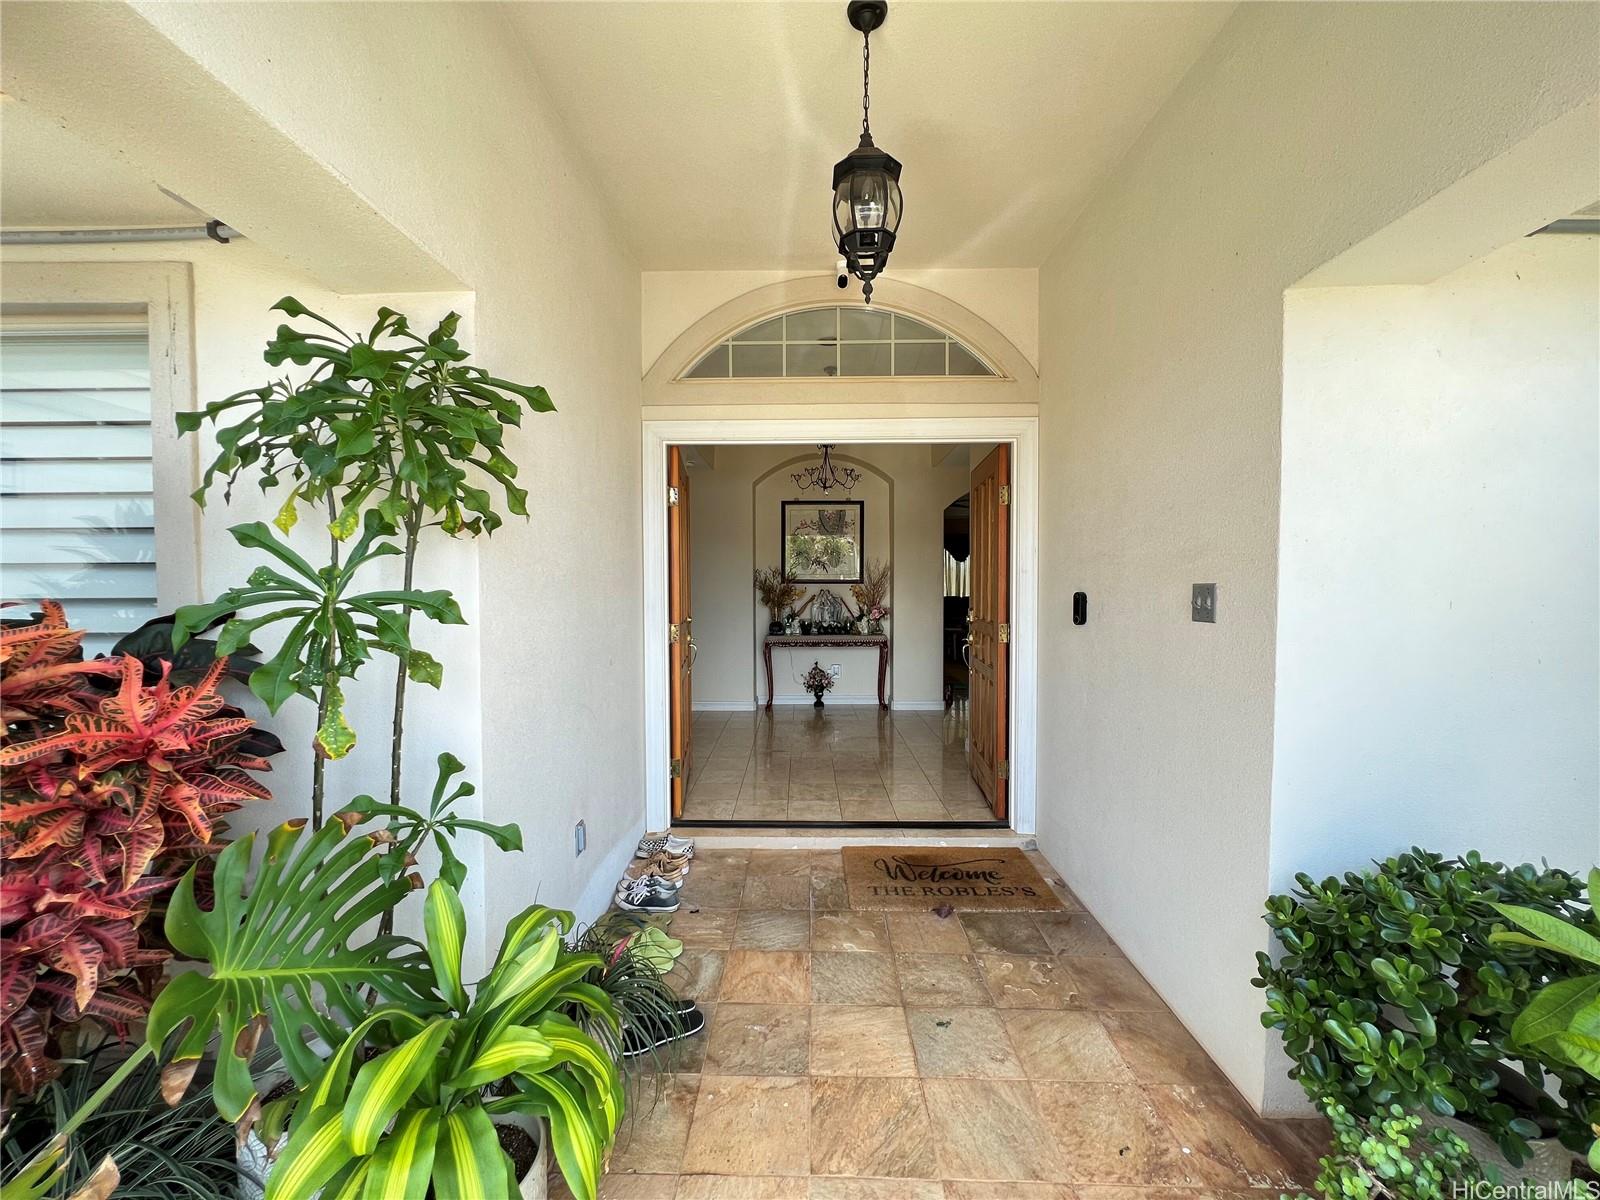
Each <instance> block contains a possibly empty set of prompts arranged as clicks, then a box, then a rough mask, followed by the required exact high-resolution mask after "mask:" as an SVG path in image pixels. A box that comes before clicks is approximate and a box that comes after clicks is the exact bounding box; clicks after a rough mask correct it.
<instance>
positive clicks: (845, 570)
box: [782, 500, 866, 583]
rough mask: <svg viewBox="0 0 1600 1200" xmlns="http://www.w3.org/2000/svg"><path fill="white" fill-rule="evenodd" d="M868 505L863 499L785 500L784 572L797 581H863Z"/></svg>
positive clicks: (783, 532) (783, 533)
mask: <svg viewBox="0 0 1600 1200" xmlns="http://www.w3.org/2000/svg"><path fill="white" fill-rule="evenodd" d="M864 507H865V502H864V501H861V500H824V501H820V502H818V501H813V500H785V501H784V502H783V530H782V535H783V573H784V574H785V575H787V576H788V577H789V578H790V579H793V580H795V581H796V582H797V583H860V582H861V564H862V563H863V562H864V561H866V559H865V555H866V551H865V549H864V544H865V541H866V526H865V522H864V521H863V519H862V510H863V508H864Z"/></svg>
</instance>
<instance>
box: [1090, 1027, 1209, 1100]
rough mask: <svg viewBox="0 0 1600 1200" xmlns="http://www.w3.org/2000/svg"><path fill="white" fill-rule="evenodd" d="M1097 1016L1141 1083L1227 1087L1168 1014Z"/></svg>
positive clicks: (1183, 1029)
mask: <svg viewBox="0 0 1600 1200" xmlns="http://www.w3.org/2000/svg"><path fill="white" fill-rule="evenodd" d="M1097 1016H1098V1019H1099V1020H1100V1022H1101V1024H1103V1025H1104V1026H1105V1030H1106V1033H1107V1034H1109V1035H1110V1037H1111V1040H1112V1042H1114V1043H1115V1044H1116V1047H1117V1052H1118V1053H1119V1054H1121V1055H1122V1058H1123V1061H1125V1062H1126V1063H1127V1064H1128V1067H1129V1069H1130V1070H1132V1072H1133V1075H1134V1078H1136V1079H1137V1080H1138V1081H1139V1082H1140V1083H1190V1084H1209V1085H1213V1086H1227V1084H1228V1080H1227V1077H1226V1076H1225V1075H1223V1073H1222V1072H1221V1071H1219V1070H1218V1069H1217V1067H1216V1065H1215V1064H1214V1063H1213V1062H1212V1061H1211V1059H1210V1058H1209V1057H1207V1055H1206V1052H1205V1051H1204V1050H1202V1049H1201V1048H1200V1043H1199V1042H1197V1041H1195V1040H1194V1038H1192V1037H1190V1036H1189V1031H1188V1030H1187V1029H1185V1028H1184V1027H1183V1024H1182V1022H1180V1021H1179V1020H1178V1018H1177V1017H1174V1016H1173V1015H1172V1014H1171V1013H1166V1012H1133V1011H1130V1012H1102V1013H1099V1014H1097Z"/></svg>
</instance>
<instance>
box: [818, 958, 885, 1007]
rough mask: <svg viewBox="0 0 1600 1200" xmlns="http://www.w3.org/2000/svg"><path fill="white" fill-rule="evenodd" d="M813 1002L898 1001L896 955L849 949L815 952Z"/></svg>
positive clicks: (877, 1002)
mask: <svg viewBox="0 0 1600 1200" xmlns="http://www.w3.org/2000/svg"><path fill="white" fill-rule="evenodd" d="M811 1001H812V1003H813V1004H880V1005H898V1004H899V1003H900V985H899V982H898V980H897V979H896V977H895V972H894V957H893V956H892V955H889V954H856V953H849V952H845V951H840V952H837V953H835V952H828V953H821V952H818V951H813V952H812V954H811Z"/></svg>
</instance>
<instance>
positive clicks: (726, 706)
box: [694, 700, 759, 712]
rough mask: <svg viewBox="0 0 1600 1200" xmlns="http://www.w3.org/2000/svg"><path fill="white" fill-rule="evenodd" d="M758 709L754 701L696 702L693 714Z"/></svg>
mask: <svg viewBox="0 0 1600 1200" xmlns="http://www.w3.org/2000/svg"><path fill="white" fill-rule="evenodd" d="M757 707H759V705H757V704H756V702H755V701H754V700H696V701H695V704H694V711H695V712H750V711H751V710H753V709H755V708H757Z"/></svg>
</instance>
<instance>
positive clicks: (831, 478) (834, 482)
mask: <svg viewBox="0 0 1600 1200" xmlns="http://www.w3.org/2000/svg"><path fill="white" fill-rule="evenodd" d="M817 449H818V450H821V451H822V462H821V463H819V464H818V465H816V466H814V467H807V468H806V469H805V470H803V471H796V472H795V473H794V474H793V475H791V476H789V478H790V479H792V480H794V483H795V486H796V487H797V488H799V489H800V490H801V491H802V492H809V491H810V490H811V489H812V488H820V489H821V490H822V494H823V495H824V496H826V495H827V494H828V493H829V492H831V491H833V489H834V488H836V487H842V488H843V489H844V490H845V491H847V492H848V491H849V490H850V489H851V488H853V487H855V486H856V484H858V483H860V482H861V472H860V471H858V470H856V469H855V468H854V467H845V468H843V469H840V468H839V467H836V466H834V465H833V443H832V442H829V443H828V444H827V445H826V446H818V447H817Z"/></svg>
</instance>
